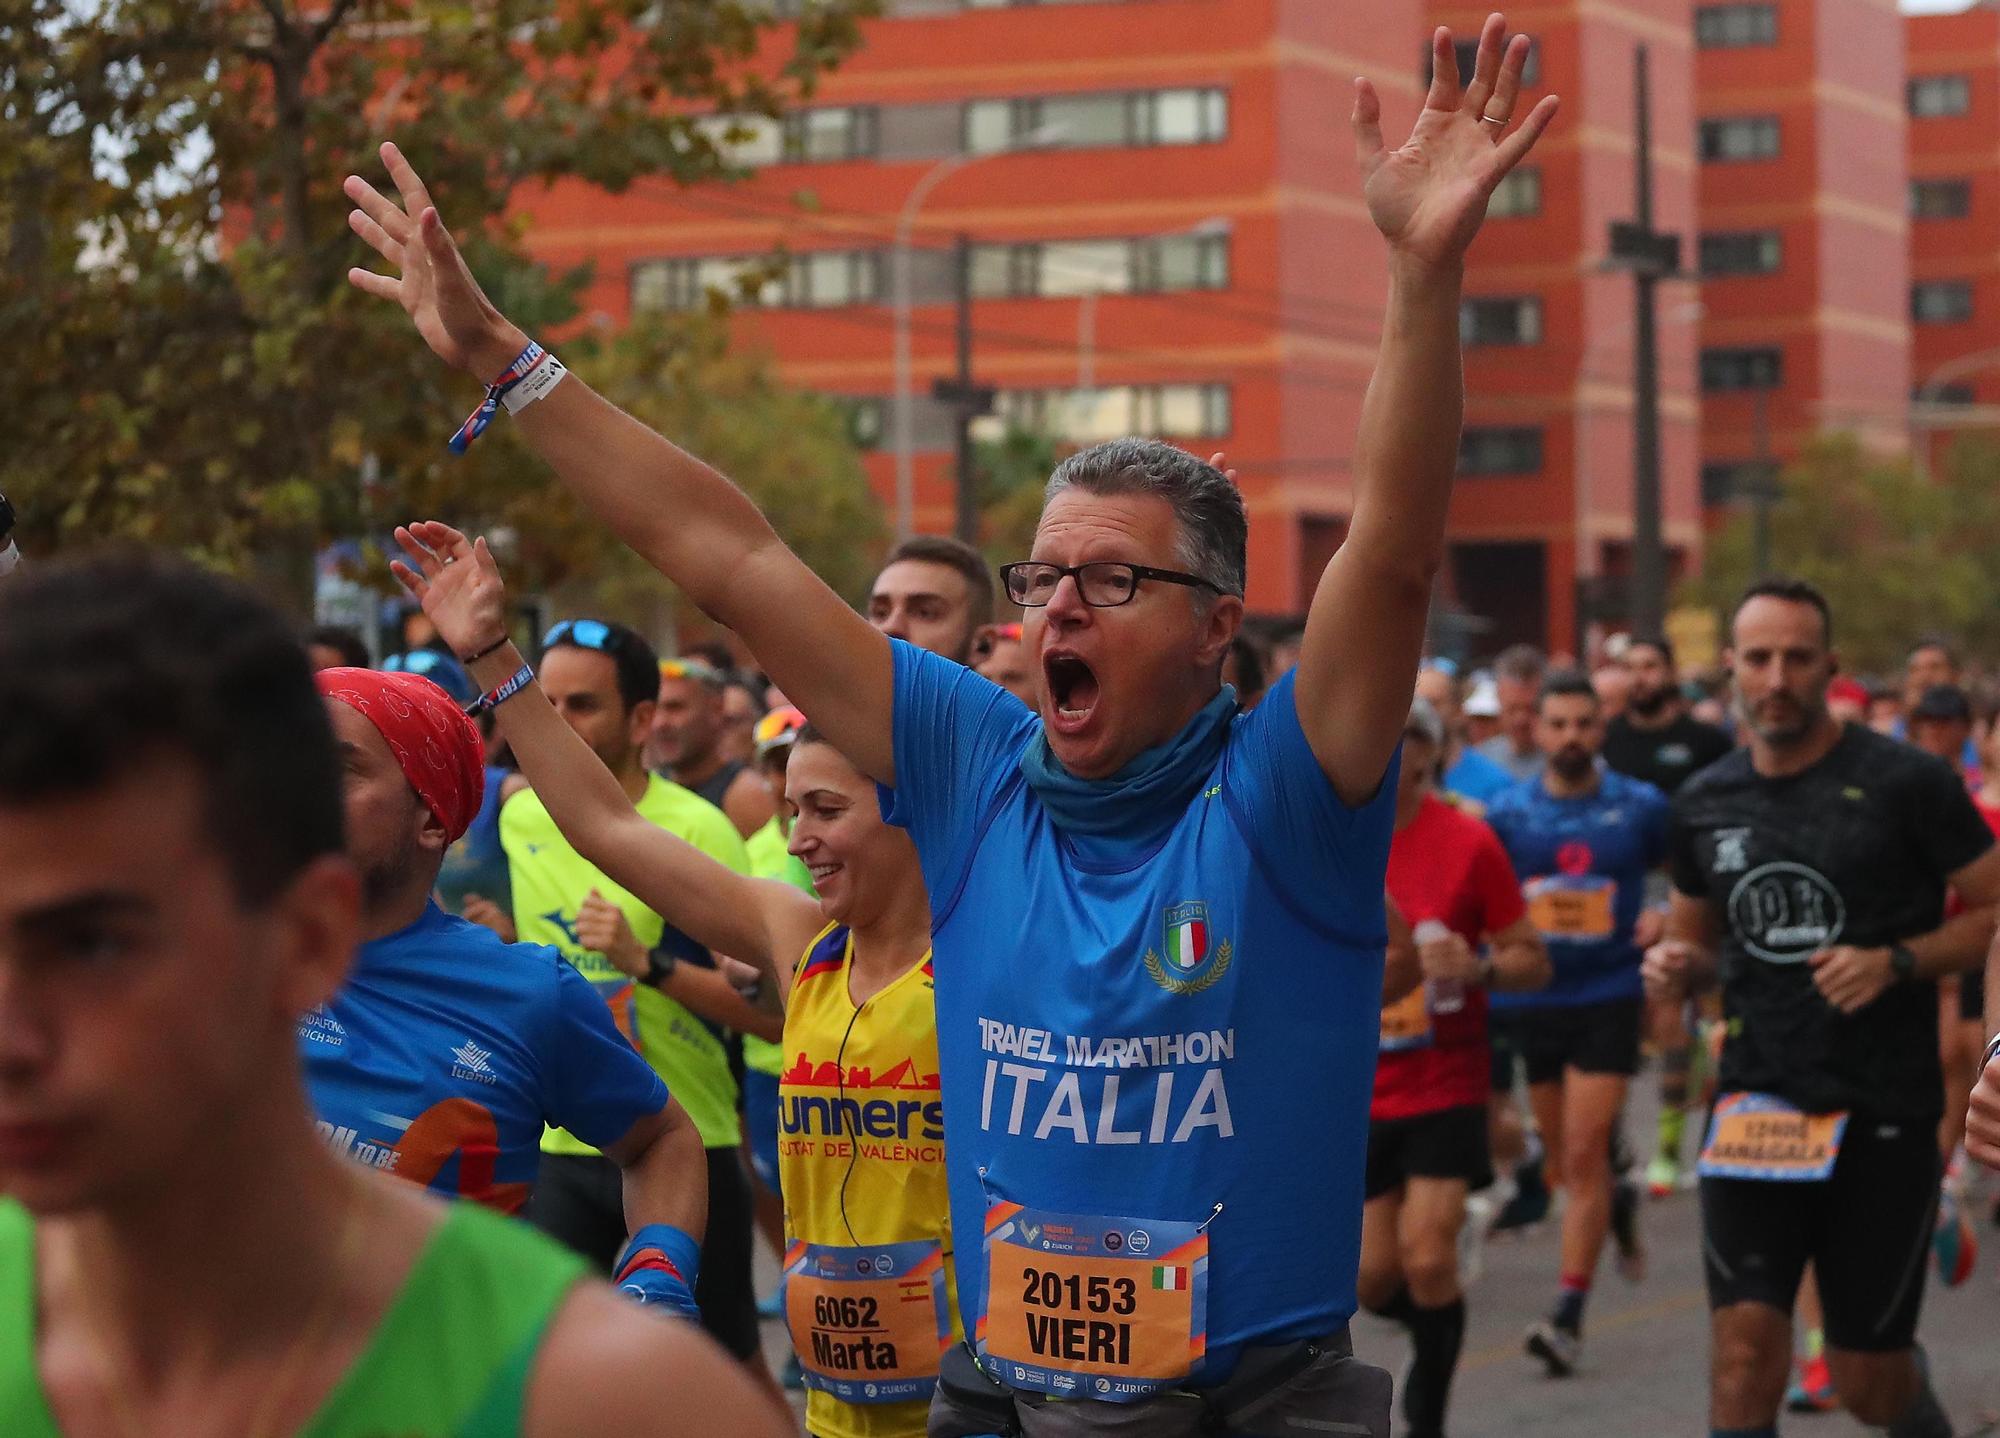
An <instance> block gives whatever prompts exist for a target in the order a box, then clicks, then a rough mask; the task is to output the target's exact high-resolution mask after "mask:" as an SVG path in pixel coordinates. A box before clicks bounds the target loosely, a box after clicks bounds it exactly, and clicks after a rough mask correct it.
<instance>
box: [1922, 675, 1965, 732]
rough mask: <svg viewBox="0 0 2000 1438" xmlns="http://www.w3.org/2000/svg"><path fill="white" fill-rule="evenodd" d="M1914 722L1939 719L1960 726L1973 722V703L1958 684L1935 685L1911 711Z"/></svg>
mask: <svg viewBox="0 0 2000 1438" xmlns="http://www.w3.org/2000/svg"><path fill="white" fill-rule="evenodd" d="M1910 719H1911V720H1912V721H1915V720H1918V719H1937V720H1943V721H1946V722H1955V723H1959V724H1970V723H1971V722H1972V701H1971V700H1970V699H1968V698H1967V697H1966V695H1965V691H1964V690H1963V689H1961V688H1959V687H1958V686H1957V685H1956V684H1933V685H1932V686H1931V687H1930V688H1928V689H1926V690H1925V691H1924V697H1923V698H1921V699H1919V700H1918V701H1917V707H1916V708H1914V709H1912V710H1911V711H1910Z"/></svg>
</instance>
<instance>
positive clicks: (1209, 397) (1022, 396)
mask: <svg viewBox="0 0 2000 1438" xmlns="http://www.w3.org/2000/svg"><path fill="white" fill-rule="evenodd" d="M1230 409H1231V402H1230V391H1229V386H1228V385H1226V384H1153V385H1109V386H1105V387H1103V388H1099V389H1090V390H1075V389H1016V390H1002V391H1000V393H999V394H998V395H997V396H995V398H994V412H993V413H992V414H991V415H989V416H987V417H986V418H985V419H982V420H980V421H978V424H977V433H979V435H980V437H981V438H997V437H998V436H1000V435H1002V434H1004V433H1006V431H1007V430H1009V429H1029V430H1035V431H1038V432H1040V433H1043V434H1049V435H1053V436H1055V437H1056V438H1058V439H1064V440H1070V441H1073V442H1075V443H1078V444H1095V443H1097V442H1099V441H1101V440H1107V439H1119V438H1122V437H1123V436H1125V435H1128V434H1143V435H1157V436H1163V437H1169V438H1176V439H1219V438H1222V437H1223V436H1225V435H1227V434H1228V433H1229V430H1230V424H1231V418H1232V416H1231V413H1230Z"/></svg>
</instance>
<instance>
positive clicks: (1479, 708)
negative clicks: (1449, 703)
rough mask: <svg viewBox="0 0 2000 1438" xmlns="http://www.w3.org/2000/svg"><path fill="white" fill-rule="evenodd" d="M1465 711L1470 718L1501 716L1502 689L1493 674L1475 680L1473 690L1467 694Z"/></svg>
mask: <svg viewBox="0 0 2000 1438" xmlns="http://www.w3.org/2000/svg"><path fill="white" fill-rule="evenodd" d="M1464 713H1465V716H1466V717H1467V718H1468V719H1498V718H1499V717H1500V690H1499V688H1498V686H1496V685H1495V684H1494V682H1493V680H1492V677H1491V676H1482V677H1481V678H1479V679H1478V680H1476V681H1474V683H1473V686H1472V692H1471V693H1470V694H1468V695H1466V696H1465V704H1464Z"/></svg>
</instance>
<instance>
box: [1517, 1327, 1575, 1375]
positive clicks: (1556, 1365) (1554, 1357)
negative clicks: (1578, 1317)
mask: <svg viewBox="0 0 2000 1438" xmlns="http://www.w3.org/2000/svg"><path fill="white" fill-rule="evenodd" d="M1526 1346H1527V1350H1528V1352H1529V1354H1530V1355H1532V1356H1533V1357H1536V1358H1539V1359H1541V1360H1542V1366H1543V1367H1544V1368H1546V1369H1547V1370H1548V1374H1549V1377H1551V1378H1567V1377H1569V1376H1570V1374H1572V1373H1574V1372H1576V1365H1577V1361H1578V1360H1579V1359H1580V1358H1582V1357H1583V1339H1582V1338H1580V1337H1579V1336H1578V1335H1576V1334H1574V1333H1571V1332H1570V1331H1569V1330H1568V1329H1567V1328H1559V1327H1557V1326H1556V1325H1555V1323H1554V1322H1552V1321H1551V1320H1549V1319H1546V1318H1544V1319H1543V1320H1541V1322H1539V1323H1537V1324H1535V1325H1534V1326H1533V1327H1532V1328H1530V1329H1529V1330H1528V1341H1527V1345H1526Z"/></svg>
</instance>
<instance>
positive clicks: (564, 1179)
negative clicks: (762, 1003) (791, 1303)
mask: <svg viewBox="0 0 2000 1438" xmlns="http://www.w3.org/2000/svg"><path fill="white" fill-rule="evenodd" d="M543 651H544V652H543V655H542V663H541V673H542V684H543V687H544V689H545V691H546V692H547V693H548V694H550V695H551V696H552V698H553V699H554V700H555V701H556V703H557V704H558V707H559V708H560V710H561V713H562V716H563V717H564V718H565V719H567V720H568V722H569V725H570V727H571V728H572V729H574V730H575V731H576V732H577V733H578V734H579V735H580V736H581V737H582V738H583V739H584V741H585V742H586V743H587V744H588V745H589V747H590V748H591V749H592V751H593V752H594V753H595V754H596V755H597V756H598V758H599V759H601V760H602V761H603V762H604V763H605V764H606V765H607V766H608V767H609V768H610V769H611V771H612V772H613V773H614V774H616V775H617V776H618V778H619V781H620V783H621V785H622V787H623V792H624V794H625V795H626V797H627V799H628V801H630V802H631V803H633V804H636V805H637V808H638V812H639V813H640V814H641V815H643V816H644V818H645V819H646V821H647V822H649V823H651V824H655V825H658V826H660V827H661V828H663V829H665V830H667V831H669V832H671V833H673V834H675V835H676V836H677V837H679V838H681V839H684V840H686V841H687V842H688V843H690V844H693V845H694V846H695V847H696V848H697V849H700V850H701V851H702V852H703V853H704V854H707V855H709V856H710V857H712V858H714V859H716V860H717V861H718V862H719V863H721V864H722V865H724V866H725V867H727V868H729V869H732V870H734V871H736V872H739V873H740V872H743V871H744V870H746V869H747V868H748V866H749V860H748V858H747V857H746V856H745V854H744V852H743V841H742V839H741V838H739V837H738V835H737V833H736V829H735V826H734V825H732V824H731V823H730V822H729V820H728V818H727V817H725V816H724V815H723V813H722V811H721V810H719V809H717V808H716V807H715V806H714V805H712V804H710V803H708V802H707V801H706V800H704V799H701V798H700V797H698V796H697V795H695V794H693V793H690V792H689V791H688V790H686V789H683V788H682V787H680V786H679V785H678V784H674V783H672V782H670V781H668V780H666V779H662V778H659V777H658V776H656V775H652V774H649V773H647V772H646V769H645V766H644V764H643V763H642V762H641V759H640V750H641V748H642V746H643V744H644V742H645V736H646V733H647V730H648V728H649V727H650V725H651V718H652V696H653V694H654V693H655V692H656V690H657V685H658V674H659V660H658V658H657V657H656V656H655V655H654V653H653V650H652V646H651V645H649V644H647V643H646V641H645V640H644V639H642V638H641V637H640V636H639V635H637V634H635V633H634V632H633V631H631V630H630V629H627V628H626V627H625V626H623V625H620V624H610V623H605V622H603V621H601V620H593V619H577V620H565V621H563V622H562V623H560V624H557V625H556V626H555V627H554V628H552V629H550V630H549V632H548V634H547V635H546V636H545V638H544V639H543ZM466 652H468V653H470V652H472V651H466ZM500 842H501V844H502V846H503V847H504V848H505V849H506V851H507V862H508V867H509V870H510V872H511V874H512V878H513V891H514V923H515V928H516V930H517V931H518V933H519V935H520V937H521V938H522V939H523V940H524V941H526V942H530V943H540V944H547V945H549V946H550V947H552V948H554V949H556V950H557V951H558V952H559V953H561V954H562V955H563V957H564V958H566V959H568V960H569V961H570V962H571V963H572V964H574V965H575V966H576V968H577V969H578V971H579V972H581V973H582V974H583V976H584V977H585V978H587V979H589V980H590V981H591V982H592V983H593V984H594V985H596V986H597V989H598V991H599V992H600V993H601V994H603V996H604V999H605V1002H606V1003H608V1004H609V1005H610V1006H611V1011H612V1013H613V1015H614V1017H616V1018H617V1020H618V1022H619V1025H620V1027H622V1028H623V1029H624V1030H625V1032H626V1036H627V1037H628V1038H630V1039H631V1040H632V1041H633V1042H634V1043H635V1044H636V1045H637V1047H638V1049H639V1052H640V1053H642V1054H644V1055H645V1056H646V1058H647V1060H648V1061H649V1062H650V1063H651V1064H652V1065H653V1067H654V1068H655V1069H656V1070H658V1072H659V1074H660V1077H661V1078H663V1079H665V1080H666V1083H667V1089H668V1091H669V1092H671V1093H672V1094H673V1095H674V1097H675V1099H676V1100H677V1101H678V1102H679V1103H680V1105H681V1107H682V1108H683V1109H685V1110H686V1111H687V1115H688V1117H689V1118H690V1119H691V1120H693V1122H694V1126H695V1128H696V1129H697V1130H699V1131H700V1133H701V1138H702V1143H703V1145H704V1146H705V1148H706V1149H707V1158H708V1228H707V1232H706V1233H705V1234H704V1235H703V1239H702V1248H701V1265H700V1276H699V1278H698V1279H697V1281H696V1283H695V1298H696V1301H697V1302H698V1303H699V1305H700V1307H701V1316H702V1325H703V1327H705V1328H706V1329H707V1330H708V1331H709V1333H710V1335H711V1336H713V1337H714V1338H715V1340H716V1341H717V1342H719V1343H721V1344H722V1346H723V1347H725V1348H727V1349H728V1350H729V1351H730V1352H731V1353H733V1354H735V1355H736V1356H737V1357H738V1358H741V1359H742V1360H744V1362H745V1363H746V1364H747V1365H749V1366H750V1367H751V1368H752V1370H753V1371H754V1372H756V1373H758V1374H760V1375H761V1374H764V1372H765V1370H764V1365H763V1361H762V1358H761V1356H760V1354H759V1339H760V1335H759V1332H758V1325H757V1312H756V1301H755V1295H754V1293H753V1291H752V1286H751V1247H752V1238H751V1234H752V1220H751V1198H750V1184H749V1180H748V1178H747V1177H746V1176H745V1174H744V1172H743V1168H742V1163H741V1160H740V1157H739V1155H738V1144H739V1142H740V1139H741V1132H740V1129H739V1127H738V1124H737V1118H736V1080H735V1078H734V1077H733V1076H732V1075H731V1074H730V1072H729V1055H728V1051H727V1050H726V1049H725V1047H724V1045H723V1038H722V1033H721V1029H720V1024H721V1023H730V1024H731V1025H732V1026H734V1027H747V1026H749V1025H750V1024H752V1023H756V1022H759V1021H761V1020H762V1019H763V1017H764V1016H762V1015H760V1014H758V1013H757V1011H756V1010H755V1009H753V1008H752V1007H751V1006H750V1005H749V1004H748V1003H746V1002H745V1001H744V1000H743V999H742V998H741V997H740V996H738V995H737V994H736V993H735V991H734V990H733V989H732V988H731V987H730V985H729V983H728V980H727V979H726V978H724V977H723V975H722V974H721V973H719V972H717V970H716V968H715V966H714V965H713V964H712V962H711V960H710V956H709V954H708V953H707V951H706V950H705V949H703V948H702V947H701V946H699V945H697V944H694V943H693V942H691V941H690V940H688V938H687V937H686V936H685V935H683V934H680V933H678V932H677V931H670V930H669V929H668V928H667V925H666V924H665V922H664V921H663V920H662V919H661V918H660V916H659V915H658V914H657V913H656V912H654V911H653V910H652V909H650V908H649V907H647V905H646V904H645V903H644V902H642V901H641V900H639V899H638V898H635V897H634V896H633V895H632V894H630V893H628V892H627V891H626V890H624V889H623V888H620V887H619V886H618V885H617V884H616V883H614V882H613V881H612V880H611V879H609V878H607V877H606V876H605V875H604V873H603V872H602V871H601V870H599V869H598V868H597V866H595V865H593V864H591V863H590V862H589V861H588V860H586V859H584V858H582V857H580V856H579V855H578V854H577V852H576V850H575V849H573V848H572V847H571V846H570V844H569V841H568V840H566V839H565V838H564V837H563V836H562V834H561V833H560V832H559V831H558V830H557V828H556V826H555V823H554V821H553V820H552V819H551V818H550V817H549V814H548V810H547V809H546V808H545V807H544V806H543V802H542V796H541V795H539V794H537V793H535V792H534V791H532V790H530V791H527V792H522V793H518V794H515V795H514V796H513V797H512V798H510V799H509V800H508V801H507V803H506V805H505V807H504V808H502V810H501V811H500ZM697 983H701V984H705V986H706V988H707V989H708V990H710V991H712V993H713V994H719V995H720V996H721V999H722V1003H723V1005H724V1007H720V1008H717V1007H715V1006H713V1005H710V1004H707V1003H706V1002H705V1001H704V1007H705V1008H706V1009H707V1014H706V1016H704V1015H698V1014H696V1013H695V1012H693V1011H692V1010H691V1009H690V1008H689V1007H688V1004H687V1003H684V1002H683V1001H682V999H681V998H679V997H675V996H674V995H676V994H685V995H687V997H688V998H689V1001H690V1002H694V1001H696V1000H695V999H694V996H693V994H692V992H691V990H690V986H691V985H694V984H697ZM710 1019H715V1020H716V1022H710V1021H709V1020H710ZM616 1175H617V1169H616V1167H615V1165H613V1164H611V1163H610V1162H609V1160H607V1159H606V1158H605V1157H604V1156H603V1155H602V1154H600V1153H599V1152H598V1151H597V1150H596V1149H594V1148H591V1147H590V1146H589V1145H588V1144H586V1143H584V1142H583V1141H582V1140H580V1139H578V1138H576V1137H575V1136H574V1135H572V1134H569V1133H566V1132H564V1131H563V1130H560V1129H551V1130H549V1132H548V1134H547V1135H546V1136H545V1138H544V1139H543V1142H542V1165H541V1172H540V1175H539V1178H538V1180H537V1183H536V1188H535V1193H534V1195H533V1197H532V1198H531V1199H530V1200H529V1204H528V1211H527V1213H528V1218H529V1220H530V1221H531V1222H532V1223H534V1224H535V1225H536V1226H537V1227H539V1228H541V1229H542V1230H543V1231H544V1232H546V1233H548V1234H550V1235H552V1236H553V1237H555V1238H558V1239H560V1240H561V1241H562V1242H564V1243H565V1244H567V1245H569V1247H571V1248H572V1249H574V1250H576V1251H577V1252H579V1253H581V1254H583V1255H584V1256H585V1257H586V1258H589V1259H590V1260H591V1261H592V1262H593V1263H594V1264H596V1265H597V1266H598V1268H599V1270H600V1271H604V1272H608V1271H609V1270H610V1266H611V1263H612V1261H613V1259H614V1258H615V1257H616V1255H617V1253H618V1251H619V1249H620V1248H621V1247H622V1246H623V1243H624V1239H623V1238H621V1237H620V1236H619V1235H620V1234H621V1233H622V1232H623V1231H624V1229H625V1226H626V1214H625V1206H624V1193H623V1185H622V1183H620V1182H619V1181H618V1180H617V1177H616Z"/></svg>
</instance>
